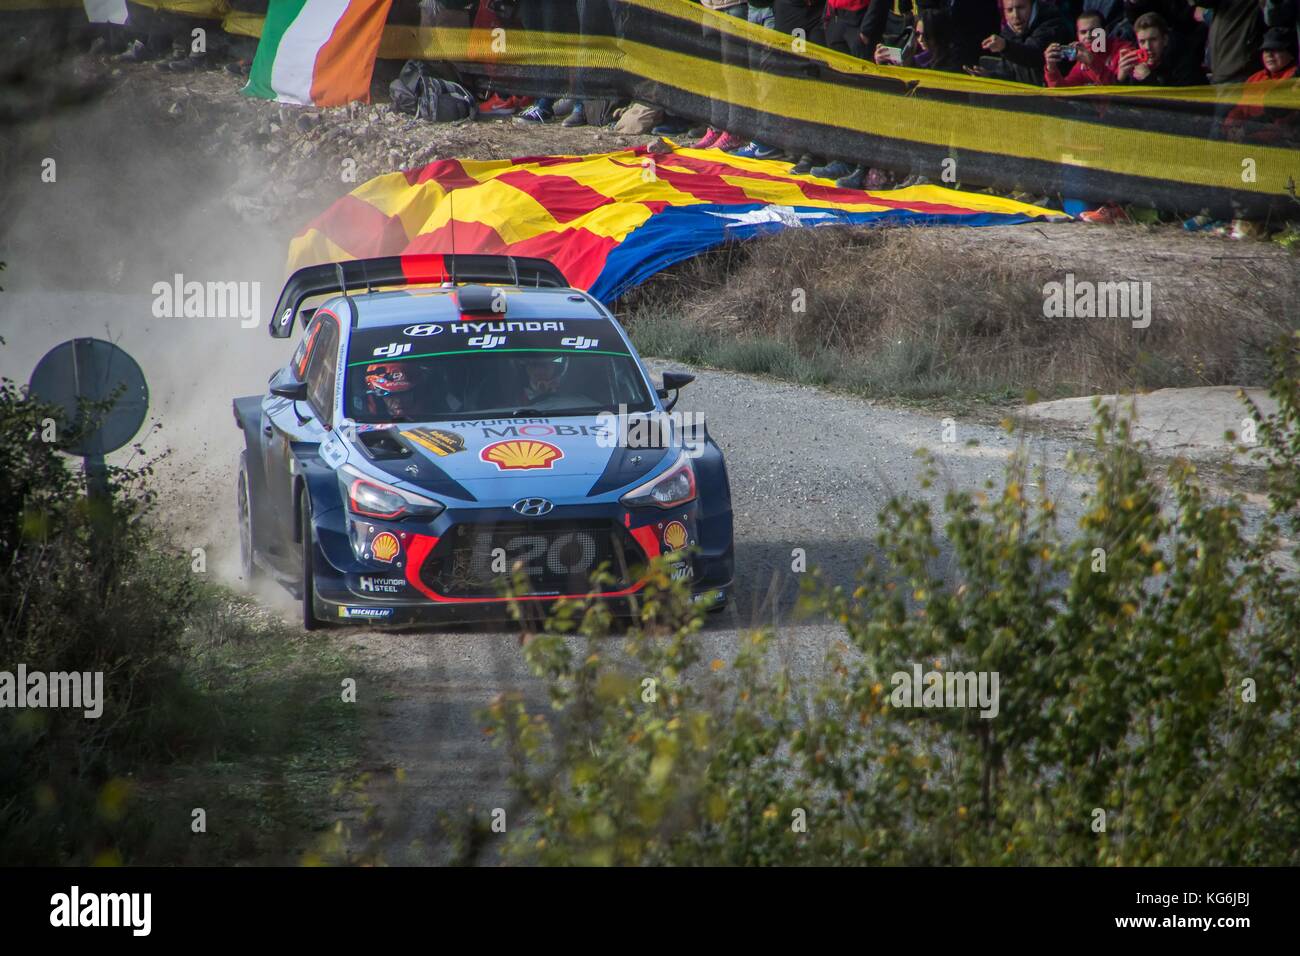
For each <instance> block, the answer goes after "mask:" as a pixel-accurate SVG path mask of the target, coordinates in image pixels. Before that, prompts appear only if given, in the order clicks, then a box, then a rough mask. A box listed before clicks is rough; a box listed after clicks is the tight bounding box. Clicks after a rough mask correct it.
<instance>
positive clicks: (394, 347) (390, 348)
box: [375, 342, 411, 358]
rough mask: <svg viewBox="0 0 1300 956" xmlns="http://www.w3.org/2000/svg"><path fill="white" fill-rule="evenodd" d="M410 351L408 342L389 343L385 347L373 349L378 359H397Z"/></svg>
mask: <svg viewBox="0 0 1300 956" xmlns="http://www.w3.org/2000/svg"><path fill="white" fill-rule="evenodd" d="M409 351H411V343H410V342H402V343H400V344H399V343H397V342H390V343H389V344H387V345H381V346H379V348H377V349H375V356H376V357H380V358H397V356H399V355H405V354H406V353H407V352H409Z"/></svg>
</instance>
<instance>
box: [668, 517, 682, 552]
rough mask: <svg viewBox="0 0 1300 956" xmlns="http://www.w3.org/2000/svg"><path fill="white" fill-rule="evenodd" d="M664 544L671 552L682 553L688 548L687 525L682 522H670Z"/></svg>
mask: <svg viewBox="0 0 1300 956" xmlns="http://www.w3.org/2000/svg"><path fill="white" fill-rule="evenodd" d="M664 544H665V545H666V546H667V547H668V550H669V551H680V550H681V549H682V548H684V547H686V525H684V524H682V523H681V522H680V521H670V522H668V527H666V528H664Z"/></svg>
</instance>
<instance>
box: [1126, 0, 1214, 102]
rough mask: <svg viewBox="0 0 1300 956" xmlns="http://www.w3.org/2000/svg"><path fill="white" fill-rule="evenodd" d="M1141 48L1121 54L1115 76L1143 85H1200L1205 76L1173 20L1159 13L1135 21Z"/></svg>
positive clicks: (1143, 16)
mask: <svg viewBox="0 0 1300 956" xmlns="http://www.w3.org/2000/svg"><path fill="white" fill-rule="evenodd" d="M1133 29H1134V32H1135V33H1136V34H1137V49H1132V50H1125V51H1124V52H1123V53H1121V54H1120V55H1119V60H1118V61H1117V65H1116V70H1115V78H1116V80H1117V81H1118V82H1120V83H1133V84H1140V85H1143V86H1197V85H1199V84H1202V83H1204V82H1205V77H1204V75H1203V74H1202V73H1201V71H1200V68H1199V67H1198V66H1197V65H1196V58H1195V56H1194V55H1189V51H1188V50H1187V48H1186V46H1185V45H1184V44H1183V42H1182V40H1181V39H1180V38H1179V37H1178V36H1177V35H1175V34H1173V33H1170V31H1169V24H1167V23H1166V22H1165V18H1164V17H1162V16H1161V15H1160V14H1158V13H1144V14H1142V16H1140V17H1138V19H1137V23H1135V24H1133Z"/></svg>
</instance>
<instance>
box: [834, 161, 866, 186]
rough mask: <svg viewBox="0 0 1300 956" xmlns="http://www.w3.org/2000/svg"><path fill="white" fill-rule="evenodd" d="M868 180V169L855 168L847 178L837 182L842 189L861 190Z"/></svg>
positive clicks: (843, 177) (844, 177)
mask: <svg viewBox="0 0 1300 956" xmlns="http://www.w3.org/2000/svg"><path fill="white" fill-rule="evenodd" d="M866 179H867V167H865V166H854V167H853V169H852V170H851V171H850V172H849V174H848V175H847V176H841V177H840V178H839V179H837V180H835V185H836V186H838V187H839V188H840V189H861V188H862V186H863V184H864V183H865V182H866Z"/></svg>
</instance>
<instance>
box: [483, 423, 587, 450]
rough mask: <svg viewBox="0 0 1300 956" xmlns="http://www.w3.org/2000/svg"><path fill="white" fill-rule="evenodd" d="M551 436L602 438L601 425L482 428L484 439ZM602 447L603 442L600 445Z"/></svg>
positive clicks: (515, 425) (514, 425)
mask: <svg viewBox="0 0 1300 956" xmlns="http://www.w3.org/2000/svg"><path fill="white" fill-rule="evenodd" d="M551 435H557V436H564V437H569V438H573V437H575V436H578V435H588V436H592V437H595V438H602V437H603V436H604V427H603V426H601V425H546V424H536V425H519V424H513V425H506V426H504V427H501V428H484V429H483V437H484V438H547V437H550V436H551ZM601 444H602V445H603V442H602V443H601Z"/></svg>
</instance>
